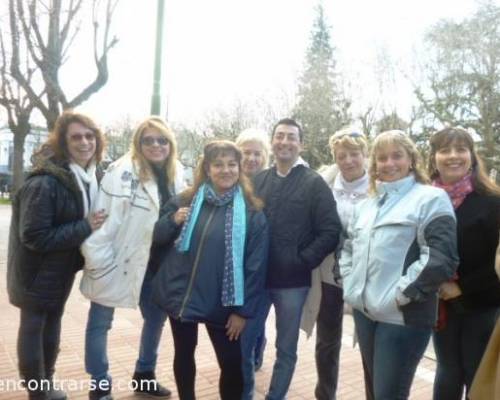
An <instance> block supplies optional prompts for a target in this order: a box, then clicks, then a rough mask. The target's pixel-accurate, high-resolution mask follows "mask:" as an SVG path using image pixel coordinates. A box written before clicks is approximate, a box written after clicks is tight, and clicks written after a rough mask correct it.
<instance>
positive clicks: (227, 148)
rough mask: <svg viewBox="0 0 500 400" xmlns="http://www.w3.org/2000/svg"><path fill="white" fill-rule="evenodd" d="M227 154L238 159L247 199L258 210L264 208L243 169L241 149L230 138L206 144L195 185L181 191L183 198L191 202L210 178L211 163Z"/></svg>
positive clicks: (242, 184) (195, 177)
mask: <svg viewBox="0 0 500 400" xmlns="http://www.w3.org/2000/svg"><path fill="white" fill-rule="evenodd" d="M226 154H231V155H234V157H235V158H236V161H237V162H238V169H239V178H238V183H239V184H240V185H241V188H242V190H243V195H244V196H245V199H246V201H247V202H248V203H249V205H250V206H252V207H253V208H254V209H256V210H260V209H262V207H263V203H262V200H260V199H259V198H258V197H256V196H255V194H254V192H253V187H252V183H251V182H250V179H248V178H247V177H246V176H245V174H244V173H243V170H242V169H241V159H242V155H241V151H240V149H239V148H238V147H237V146H236V145H235V144H234V143H233V142H230V141H229V140H214V141H211V142H210V143H208V144H206V145H205V147H204V149H203V156H201V158H200V160H199V161H198V165H197V166H196V170H195V173H194V182H193V186H191V187H190V188H188V189H186V190H185V191H183V192H182V193H181V197H182V199H183V200H184V201H186V202H191V200H193V197H194V195H195V194H196V192H197V191H198V189H199V188H200V186H201V185H202V184H203V183H205V182H208V180H209V178H208V175H207V170H208V167H209V165H210V163H212V162H213V161H215V159H216V158H217V157H219V156H224V155H226Z"/></svg>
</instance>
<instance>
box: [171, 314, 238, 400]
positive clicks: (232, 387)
mask: <svg viewBox="0 0 500 400" xmlns="http://www.w3.org/2000/svg"><path fill="white" fill-rule="evenodd" d="M169 320H170V326H171V328H172V336H173V339H174V348H175V355H174V375H175V383H176V385H177V391H178V393H179V398H180V400H194V399H195V398H196V397H195V391H194V386H195V375H196V363H195V359H194V352H195V349H196V345H197V344H198V324H197V323H192V322H180V321H178V320H175V319H173V318H169ZM205 326H206V328H207V331H208V336H209V337H210V341H211V342H212V346H213V348H214V350H215V354H216V357H217V362H218V363H219V367H220V370H221V374H220V377H219V393H220V397H221V399H222V400H238V399H240V398H241V395H242V393H243V373H242V371H241V350H240V341H239V340H233V341H229V338H228V337H227V336H226V330H225V329H224V328H222V327H216V326H213V325H208V324H205Z"/></svg>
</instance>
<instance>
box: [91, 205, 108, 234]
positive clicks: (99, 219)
mask: <svg viewBox="0 0 500 400" xmlns="http://www.w3.org/2000/svg"><path fill="white" fill-rule="evenodd" d="M106 218H108V214H106V211H105V210H99V211H94V212H91V213H90V214H89V215H87V221H88V222H89V225H90V228H91V229H92V232H94V231H95V230H96V229H99V228H100V227H101V225H102V224H103V223H104V221H106Z"/></svg>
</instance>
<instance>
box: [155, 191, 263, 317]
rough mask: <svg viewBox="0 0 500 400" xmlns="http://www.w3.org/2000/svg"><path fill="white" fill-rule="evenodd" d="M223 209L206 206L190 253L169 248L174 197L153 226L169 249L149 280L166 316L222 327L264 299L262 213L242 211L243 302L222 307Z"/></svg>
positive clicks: (173, 229)
mask: <svg viewBox="0 0 500 400" xmlns="http://www.w3.org/2000/svg"><path fill="white" fill-rule="evenodd" d="M226 207H227V206H220V207H217V206H214V205H211V204H208V203H206V202H204V203H203V206H202V208H201V211H200V215H199V217H198V221H197V223H196V226H195V228H194V230H193V236H192V239H191V246H190V250H189V251H188V252H186V253H179V252H178V251H177V249H176V248H175V247H174V246H173V242H174V240H175V239H176V238H177V236H178V235H179V233H180V228H179V227H178V226H177V225H176V224H175V223H174V222H173V220H172V215H173V213H175V211H177V209H178V208H179V200H178V198H173V199H172V200H170V202H169V203H168V204H167V210H166V213H165V215H164V216H163V217H161V218H160V219H159V220H158V222H157V223H156V225H155V230H154V234H153V241H154V242H156V243H157V244H162V245H164V246H169V250H168V252H167V255H166V258H165V259H164V260H163V262H162V264H161V267H160V270H159V271H158V273H157V274H156V276H155V277H154V281H155V283H154V286H153V300H154V301H155V302H156V303H157V304H158V305H159V306H160V307H161V308H162V309H164V310H165V311H166V312H167V313H168V314H169V316H171V317H173V318H176V319H180V320H182V321H193V322H207V323H211V324H214V325H217V326H224V325H225V324H226V322H227V318H228V317H229V315H230V314H232V313H235V314H238V315H241V316H242V317H244V318H251V317H253V316H254V315H255V313H256V311H257V306H258V304H260V298H261V296H263V295H264V283H265V275H266V270H265V266H266V261H267V249H268V233H267V223H266V217H265V216H264V213H263V212H261V211H259V212H257V211H247V235H246V244H245V254H244V260H243V263H244V264H243V268H244V304H243V306H238V307H236V306H235V307H224V306H222V302H221V293H222V276H223V270H224V253H225V246H224V217H225V210H226Z"/></svg>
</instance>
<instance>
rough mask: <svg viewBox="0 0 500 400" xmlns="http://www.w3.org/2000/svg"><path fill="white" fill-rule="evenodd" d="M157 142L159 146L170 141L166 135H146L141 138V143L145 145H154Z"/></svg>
mask: <svg viewBox="0 0 500 400" xmlns="http://www.w3.org/2000/svg"><path fill="white" fill-rule="evenodd" d="M155 143H156V144H157V145H158V146H166V145H167V144H168V143H169V141H168V139H167V138H165V137H161V136H160V137H152V136H146V137H143V138H141V144H142V145H144V146H154V144H155Z"/></svg>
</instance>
